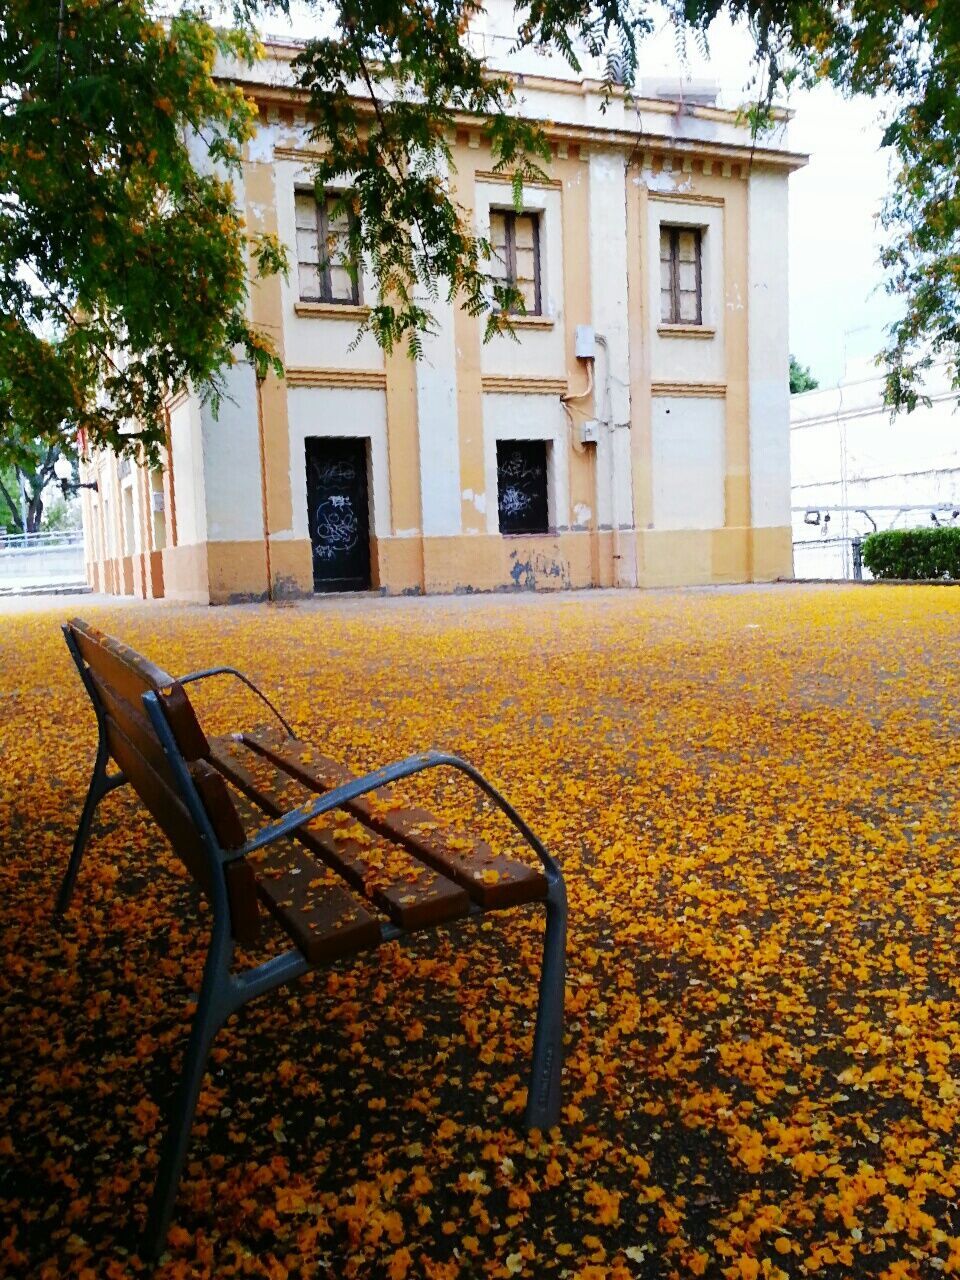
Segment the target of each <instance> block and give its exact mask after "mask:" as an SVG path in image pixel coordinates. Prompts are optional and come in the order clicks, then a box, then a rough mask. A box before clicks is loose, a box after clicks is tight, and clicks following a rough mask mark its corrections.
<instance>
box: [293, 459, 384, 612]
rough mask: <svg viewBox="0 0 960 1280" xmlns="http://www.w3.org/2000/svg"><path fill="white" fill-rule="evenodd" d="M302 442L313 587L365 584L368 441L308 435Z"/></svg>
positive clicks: (332, 588) (352, 587)
mask: <svg viewBox="0 0 960 1280" xmlns="http://www.w3.org/2000/svg"><path fill="white" fill-rule="evenodd" d="M306 446H307V513H308V516H309V521H310V544H311V546H312V547H313V589H314V591H365V590H366V589H367V588H368V587H369V586H370V515H369V505H368V502H367V442H366V440H344V439H330V438H327V437H325V438H322V439H319V438H316V437H312V438H311V439H308V440H307V442H306Z"/></svg>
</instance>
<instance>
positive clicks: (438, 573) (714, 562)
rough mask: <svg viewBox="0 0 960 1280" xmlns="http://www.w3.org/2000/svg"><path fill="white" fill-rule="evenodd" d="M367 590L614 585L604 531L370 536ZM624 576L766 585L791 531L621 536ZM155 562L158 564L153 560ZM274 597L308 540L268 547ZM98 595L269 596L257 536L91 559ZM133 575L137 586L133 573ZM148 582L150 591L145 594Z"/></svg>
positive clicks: (220, 599) (307, 567)
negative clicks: (138, 564)
mask: <svg viewBox="0 0 960 1280" xmlns="http://www.w3.org/2000/svg"><path fill="white" fill-rule="evenodd" d="M370 555H371V587H372V588H373V589H374V590H379V591H382V592H384V593H385V594H387V595H404V594H420V593H426V594H428V595H429V594H449V593H454V592H465V591H511V590H524V591H562V590H571V589H574V588H579V587H602V586H610V585H611V584H612V583H613V582H614V581H615V573H614V549H613V535H612V533H611V532H610V531H609V530H606V531H602V532H591V531H589V530H582V531H578V532H568V533H559V534H553V535H547V534H545V535H542V536H540V535H528V536H526V537H501V536H500V535H499V534H464V535H461V536H459V537H452V538H420V537H406V538H373V539H371V543H370ZM620 555H621V561H620V564H621V575H622V580H626V578H625V577H624V576H623V575H624V574H625V573H626V571H627V570H629V576H630V577H632V575H633V572H634V564H635V565H636V570H635V572H636V577H637V583H638V585H639V586H641V587H682V586H706V585H711V584H722V583H737V582H771V581H774V580H775V579H777V578H789V577H790V576H791V574H792V572H793V556H792V543H791V531H790V529H789V528H776V529H749V528H727V529H676V530H662V529H638V530H632V529H631V530H623V531H622V532H621V534H620ZM152 561H155V562H154V563H152ZM270 562H271V569H272V574H273V595H274V598H276V599H282V598H290V597H294V598H295V597H298V596H307V595H310V594H311V593H312V591H313V565H312V557H311V553H310V543H309V542H308V541H306V540H296V541H283V542H277V541H273V542H271V544H270ZM87 568H88V574H89V578H90V584H91V586H93V587H94V589H95V590H98V591H106V592H114V593H117V594H122V593H124V592H125V593H126V594H130V592H131V590H133V589H134V588H136V590H137V594H147V596H148V598H149V596H150V595H151V594H152V595H153V596H154V597H156V596H158V595H160V594H162V595H165V596H166V597H167V598H168V599H170V600H182V601H190V602H193V603H198V604H236V603H239V602H241V601H245V600H265V599H266V598H267V562H266V553H265V550H264V546H263V543H262V542H259V541H256V542H209V543H204V544H200V545H196V546H185V547H184V546H181V547H167V548H166V549H165V550H164V551H163V552H162V554H161V553H159V552H158V553H154V556H153V557H150V558H147V560H146V564H145V566H144V568H145V569H146V570H147V572H148V574H149V580H148V581H145V580H144V578H143V573H142V571H140V572H137V573H136V574H135V573H134V565H133V564H132V563H131V561H130V559H129V558H126V559H123V560H109V561H104V562H100V563H91V564H88V566H87ZM135 578H136V582H135V581H134V579H135ZM144 588H146V592H145V591H144Z"/></svg>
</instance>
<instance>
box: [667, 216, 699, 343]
mask: <svg viewBox="0 0 960 1280" xmlns="http://www.w3.org/2000/svg"><path fill="white" fill-rule="evenodd" d="M704 230H705V228H704V227H701V226H690V225H689V224H684V223H679V222H661V223H660V243H659V245H658V246H657V251H658V255H659V261H660V263H661V264H662V263H663V262H664V261H665V259H664V257H663V233H664V232H665V231H666V232H667V233H668V235H669V241H670V257H669V259H668V261H669V264H670V315H669V316H665V315H664V314H663V294H664V289H663V285H662V284H661V286H660V323H661V324H676V325H690V326H696V327H702V326H703V324H704V319H703V239H704V236H703V233H704ZM684 232H687V233H689V234H692V235H693V237H694V262H695V265H696V277H697V315H696V319H694V320H684V319H683V318H682V317H681V315H680V293H681V290H680V236H681V235H682V234H683V233H684ZM685 292H689V290H685Z"/></svg>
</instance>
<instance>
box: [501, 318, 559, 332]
mask: <svg viewBox="0 0 960 1280" xmlns="http://www.w3.org/2000/svg"><path fill="white" fill-rule="evenodd" d="M504 320H505V321H506V322H507V323H508V324H509V325H510V327H511V328H513V329H552V328H553V324H554V320H553V316H515V315H506V316H504Z"/></svg>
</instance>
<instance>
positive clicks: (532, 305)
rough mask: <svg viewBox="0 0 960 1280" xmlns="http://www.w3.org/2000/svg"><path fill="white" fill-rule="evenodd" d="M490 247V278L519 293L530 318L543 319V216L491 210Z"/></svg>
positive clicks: (507, 210)
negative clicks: (541, 278) (541, 273)
mask: <svg viewBox="0 0 960 1280" xmlns="http://www.w3.org/2000/svg"><path fill="white" fill-rule="evenodd" d="M490 244H491V247H492V248H493V254H494V256H493V260H492V261H491V264H490V274H491V275H492V276H494V278H495V279H498V280H502V281H503V282H504V283H505V284H512V285H513V286H514V288H515V289H517V290H518V291H519V293H520V295H521V297H522V298H523V303H524V307H525V308H526V314H527V315H531V316H538V315H540V314H541V306H540V215H539V213H516V212H514V211H512V210H509V209H491V210H490Z"/></svg>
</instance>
